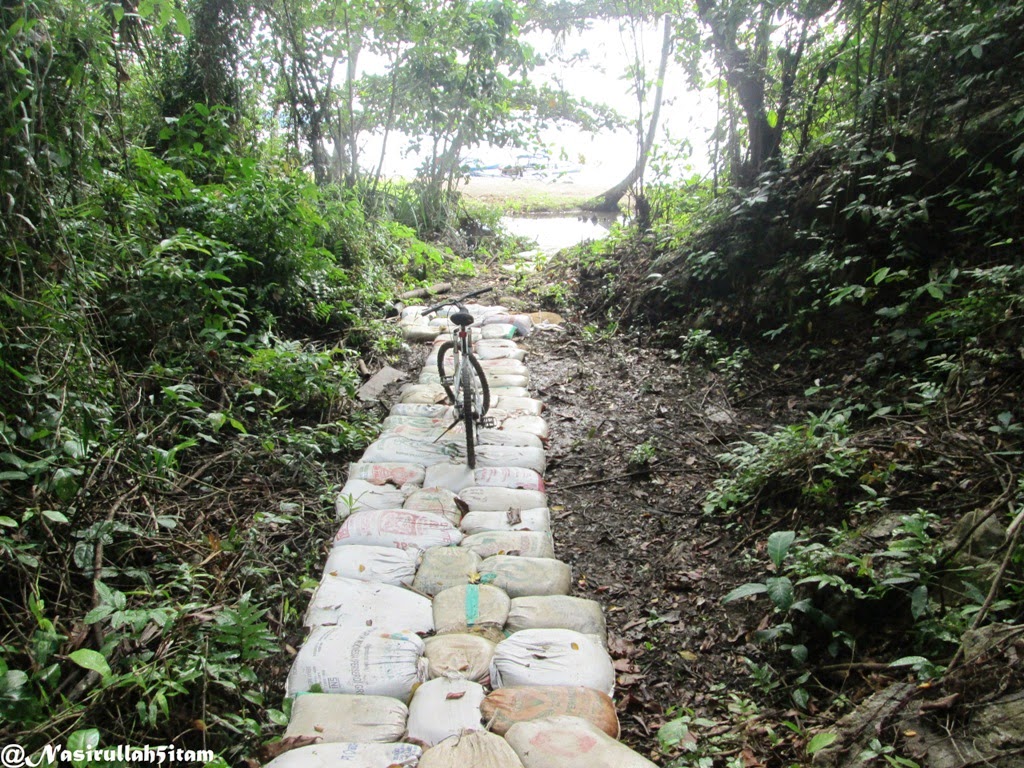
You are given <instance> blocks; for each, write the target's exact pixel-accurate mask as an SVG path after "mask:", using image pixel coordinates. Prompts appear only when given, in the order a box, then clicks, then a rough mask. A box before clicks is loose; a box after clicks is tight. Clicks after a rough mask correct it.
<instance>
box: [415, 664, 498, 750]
mask: <svg viewBox="0 0 1024 768" xmlns="http://www.w3.org/2000/svg"><path fill="white" fill-rule="evenodd" d="M483 700H484V688H483V686H482V685H480V683H474V682H473V681H472V680H460V679H457V678H445V677H439V678H436V679H434V680H428V681H427V682H425V683H424V684H423V685H421V686H420V687H419V688H417V689H416V692H415V693H414V694H413V695H412V701H411V702H409V720H408V731H409V734H408V736H407V737H406V738H407V739H408V740H409V741H411V742H412V743H414V744H420V745H421V746H426V747H429V746H433V745H434V744H437V743H438V742H441V741H444V740H445V739H447V738H448V737H449V736H455V735H457V734H459V733H462V732H463V731H479V730H483V725H482V724H481V723H480V704H481V703H482V702H483Z"/></svg>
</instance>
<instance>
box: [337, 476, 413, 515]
mask: <svg viewBox="0 0 1024 768" xmlns="http://www.w3.org/2000/svg"><path fill="white" fill-rule="evenodd" d="M407 495H408V494H407V493H406V492H405V491H403V490H401V489H400V488H395V487H394V486H391V485H375V484H373V483H370V482H367V481H366V480H349V481H348V482H347V483H345V485H344V487H343V488H342V489H341V492H340V493H339V494H338V496H337V498H336V499H335V500H334V511H335V513H336V514H337V516H338V519H339V520H344V519H345V518H346V517H348V516H349V515H351V514H352V513H353V512H362V511H364V510H367V509H397V508H399V507H401V506H402V504H404V503H405V497H406V496H407Z"/></svg>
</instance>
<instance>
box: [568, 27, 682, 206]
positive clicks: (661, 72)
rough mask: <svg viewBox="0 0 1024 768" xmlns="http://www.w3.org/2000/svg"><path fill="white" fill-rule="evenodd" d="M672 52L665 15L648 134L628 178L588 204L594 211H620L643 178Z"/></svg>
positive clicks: (670, 32) (670, 28)
mask: <svg viewBox="0 0 1024 768" xmlns="http://www.w3.org/2000/svg"><path fill="white" fill-rule="evenodd" d="M671 53H672V18H671V17H670V16H668V15H666V16H665V30H664V36H663V38H662V42H661V61H660V62H659V63H658V83H657V86H656V88H655V91H654V108H653V109H652V110H651V122H650V123H649V124H648V126H647V136H646V137H645V138H644V143H643V146H642V147H641V149H640V155H639V157H637V160H636V165H635V166H633V170H632V171H630V172H629V173H628V174H627V175H626V178H624V179H623V180H622V181H620V182H619V183H618V184H616V185H615V186H614V187H612V188H611V189H608V190H606V191H605V192H603V193H601V194H600V195H598V196H597V197H595V198H594V199H593V200H592V201H591V202H590V204H589V205H588V206H587V207H588V208H589V209H590V210H592V211H618V210H619V201H620V200H621V199H622V198H623V196H624V195H625V194H626V192H628V191H629V189H630V187H632V186H633V185H634V184H636V182H637V181H639V180H640V179H642V178H643V175H644V170H645V169H646V167H647V157H648V156H649V155H650V154H651V148H652V147H653V146H654V137H655V135H656V134H657V132H658V116H659V115H660V113H661V97H662V95H663V94H664V90H665V70H666V69H667V68H668V57H669V55H670V54H671Z"/></svg>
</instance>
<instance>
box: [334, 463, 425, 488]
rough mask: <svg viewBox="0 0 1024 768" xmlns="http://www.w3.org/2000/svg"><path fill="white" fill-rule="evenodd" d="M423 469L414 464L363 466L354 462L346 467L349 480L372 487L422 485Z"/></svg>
mask: <svg viewBox="0 0 1024 768" xmlns="http://www.w3.org/2000/svg"><path fill="white" fill-rule="evenodd" d="M423 475H424V472H423V467H420V466H417V465H416V464H395V463H394V462H391V463H387V464H363V463H361V462H356V463H353V464H349V465H348V479H349V480H365V481H366V482H368V483H371V484H373V485H393V486H395V487H396V488H401V487H402V486H403V485H406V484H412V485H423Z"/></svg>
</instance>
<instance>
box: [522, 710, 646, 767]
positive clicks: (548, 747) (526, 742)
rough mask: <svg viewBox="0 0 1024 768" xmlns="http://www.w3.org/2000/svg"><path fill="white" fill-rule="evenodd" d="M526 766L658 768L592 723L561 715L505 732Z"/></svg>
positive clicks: (523, 724) (527, 722)
mask: <svg viewBox="0 0 1024 768" xmlns="http://www.w3.org/2000/svg"><path fill="white" fill-rule="evenodd" d="M505 740H506V741H508V743H509V746H511V747H512V749H514V750H515V752H516V754H517V755H519V759H520V760H522V762H523V765H524V766H525V768H655V764H654V763H652V762H651V761H650V760H648V759H646V758H645V757H643V756H641V755H639V754H637V753H636V752H634V751H633V750H631V749H630V748H629V747H627V746H626V745H625V744H622V743H620V742H618V741H616V740H615V739H613V738H612V737H611V736H609V735H608V734H607V733H605V732H604V731H602V730H601V729H600V728H598V727H596V726H595V725H593V724H592V723H590V722H588V721H587V720H584V719H582V718H579V717H568V716H565V715H560V716H557V717H546V718H542V719H540V720H529V721H526V722H522V723H516V724H515V725H513V726H512V727H511V728H509V730H508V733H506V734H505Z"/></svg>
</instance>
